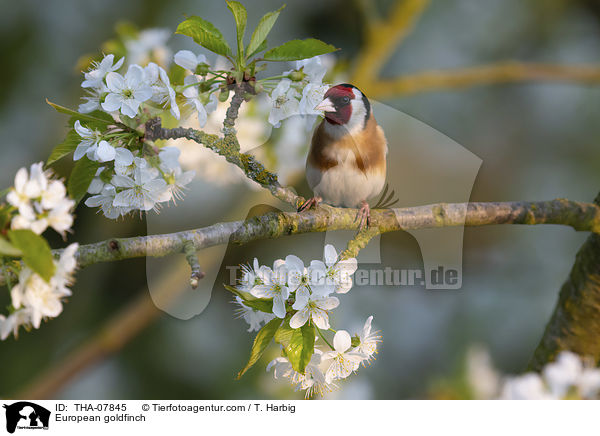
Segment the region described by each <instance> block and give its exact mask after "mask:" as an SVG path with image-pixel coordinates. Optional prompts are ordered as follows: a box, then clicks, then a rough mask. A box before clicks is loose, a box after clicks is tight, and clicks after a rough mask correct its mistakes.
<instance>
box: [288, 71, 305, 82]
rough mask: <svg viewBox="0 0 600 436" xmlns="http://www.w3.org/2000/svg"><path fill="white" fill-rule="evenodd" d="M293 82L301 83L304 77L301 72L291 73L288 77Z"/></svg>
mask: <svg viewBox="0 0 600 436" xmlns="http://www.w3.org/2000/svg"><path fill="white" fill-rule="evenodd" d="M288 77H289V78H290V79H291V80H292V81H294V82H302V80H304V78H305V77H306V74H304V72H303V71H292V72H291V73H290V74H289V76H288Z"/></svg>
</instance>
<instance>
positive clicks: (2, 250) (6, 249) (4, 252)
mask: <svg viewBox="0 0 600 436" xmlns="http://www.w3.org/2000/svg"><path fill="white" fill-rule="evenodd" d="M0 256H11V257H21V256H23V252H22V251H21V250H19V249H18V248H17V247H15V246H14V245H12V244H11V243H10V242H8V241H7V240H6V239H4V238H2V237H0Z"/></svg>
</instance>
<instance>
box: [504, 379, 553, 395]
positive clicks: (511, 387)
mask: <svg viewBox="0 0 600 436" xmlns="http://www.w3.org/2000/svg"><path fill="white" fill-rule="evenodd" d="M500 398H501V399H503V400H551V399H552V398H553V397H552V395H551V394H550V392H549V391H548V388H547V387H546V385H545V384H544V381H543V380H542V378H541V377H540V375H539V374H536V373H527V374H524V375H521V376H518V377H512V378H509V379H508V380H507V381H506V382H505V384H504V387H503V389H502V393H501V394H500Z"/></svg>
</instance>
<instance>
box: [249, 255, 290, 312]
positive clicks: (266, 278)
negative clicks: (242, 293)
mask: <svg viewBox="0 0 600 436" xmlns="http://www.w3.org/2000/svg"><path fill="white" fill-rule="evenodd" d="M274 269H275V270H272V269H270V268H269V269H265V270H264V272H263V277H262V279H263V283H264V284H261V285H256V286H254V288H252V291H251V294H252V295H254V296H255V297H257V298H272V299H273V313H274V314H275V316H276V317H278V318H284V317H285V314H286V309H285V301H286V300H287V299H288V298H289V296H290V290H289V288H288V287H287V283H286V280H285V279H286V274H285V269H284V268H277V267H276V268H274Z"/></svg>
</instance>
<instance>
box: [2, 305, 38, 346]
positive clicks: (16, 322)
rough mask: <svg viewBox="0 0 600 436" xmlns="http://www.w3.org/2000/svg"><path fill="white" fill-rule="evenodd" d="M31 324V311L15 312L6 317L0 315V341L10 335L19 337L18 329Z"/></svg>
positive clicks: (21, 310) (23, 309) (20, 310)
mask: <svg viewBox="0 0 600 436" xmlns="http://www.w3.org/2000/svg"><path fill="white" fill-rule="evenodd" d="M30 324H31V309H27V308H21V309H19V310H15V311H14V312H13V313H11V314H10V315H9V316H8V317H6V316H4V315H0V340H2V341H3V340H5V339H6V338H7V337H8V336H9V335H10V334H11V333H12V334H13V336H14V337H15V338H18V337H19V327H21V326H24V325H30Z"/></svg>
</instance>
